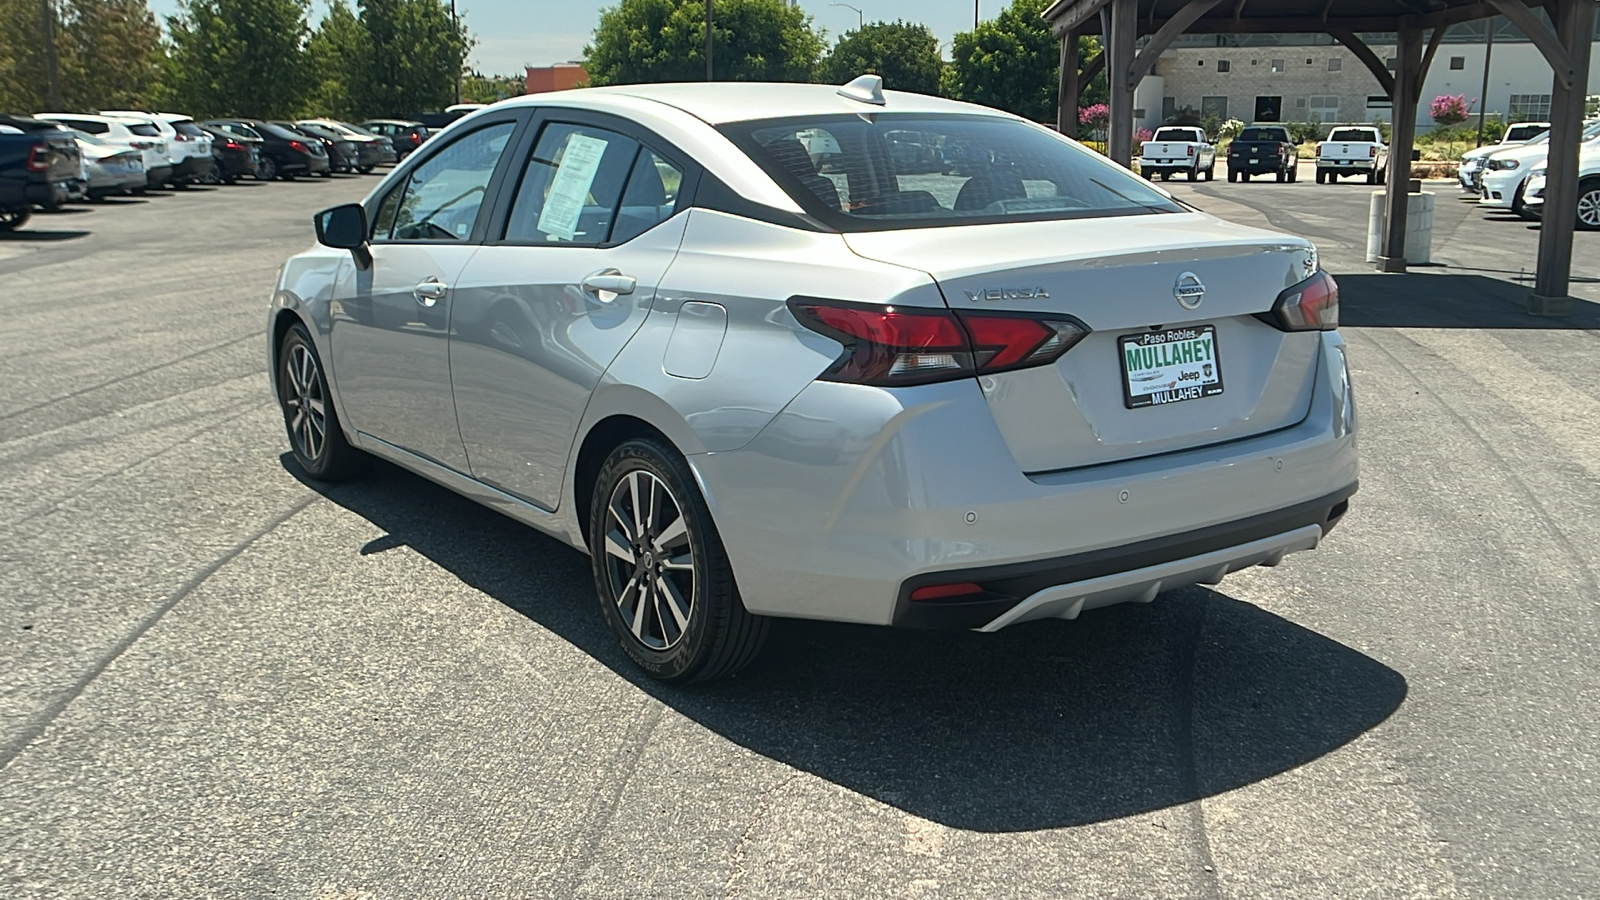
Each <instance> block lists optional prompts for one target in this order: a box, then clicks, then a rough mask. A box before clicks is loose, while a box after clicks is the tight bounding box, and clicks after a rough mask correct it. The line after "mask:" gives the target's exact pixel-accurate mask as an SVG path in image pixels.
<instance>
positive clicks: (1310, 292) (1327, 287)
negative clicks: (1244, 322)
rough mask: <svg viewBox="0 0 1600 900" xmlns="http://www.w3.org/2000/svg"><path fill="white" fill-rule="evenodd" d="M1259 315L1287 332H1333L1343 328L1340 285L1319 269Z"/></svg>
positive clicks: (1279, 296) (1280, 296)
mask: <svg viewBox="0 0 1600 900" xmlns="http://www.w3.org/2000/svg"><path fill="white" fill-rule="evenodd" d="M1258 318H1260V319H1261V320H1262V321H1264V322H1266V323H1267V324H1269V325H1274V326H1276V327H1278V328H1281V329H1283V330H1284V331H1332V330H1333V329H1335V328H1338V327H1339V285H1338V283H1337V282H1335V281H1334V280H1333V276H1332V275H1329V274H1328V273H1327V272H1318V273H1317V274H1315V275H1313V276H1311V277H1310V278H1307V279H1306V280H1305V281H1302V282H1300V283H1299V284H1297V285H1295V286H1294V287H1292V288H1289V289H1288V290H1286V291H1284V292H1283V293H1281V294H1279V295H1278V301H1277V302H1276V303H1274V304H1272V311H1271V312H1265V313H1261V314H1260V315H1259V316H1258Z"/></svg>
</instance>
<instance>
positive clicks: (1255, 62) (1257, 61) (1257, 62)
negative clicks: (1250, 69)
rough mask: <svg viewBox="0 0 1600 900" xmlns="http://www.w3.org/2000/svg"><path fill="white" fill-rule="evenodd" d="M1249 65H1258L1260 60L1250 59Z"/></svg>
mask: <svg viewBox="0 0 1600 900" xmlns="http://www.w3.org/2000/svg"><path fill="white" fill-rule="evenodd" d="M1250 65H1252V66H1259V65H1261V60H1259V59H1252V60H1250Z"/></svg>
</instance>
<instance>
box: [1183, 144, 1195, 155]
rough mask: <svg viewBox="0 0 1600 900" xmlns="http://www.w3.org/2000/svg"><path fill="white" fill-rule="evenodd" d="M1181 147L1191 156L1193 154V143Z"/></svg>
mask: <svg viewBox="0 0 1600 900" xmlns="http://www.w3.org/2000/svg"><path fill="white" fill-rule="evenodd" d="M1183 149H1185V150H1187V151H1189V155H1190V156H1193V155H1194V145H1193V144H1190V145H1189V146H1187V147H1185V148H1183Z"/></svg>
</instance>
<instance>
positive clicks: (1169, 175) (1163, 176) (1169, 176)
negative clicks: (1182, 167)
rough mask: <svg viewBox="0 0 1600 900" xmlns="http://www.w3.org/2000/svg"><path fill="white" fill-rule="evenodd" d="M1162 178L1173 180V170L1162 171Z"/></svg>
mask: <svg viewBox="0 0 1600 900" xmlns="http://www.w3.org/2000/svg"><path fill="white" fill-rule="evenodd" d="M1161 180H1162V181H1171V180H1172V173H1171V172H1167V171H1162V173H1161Z"/></svg>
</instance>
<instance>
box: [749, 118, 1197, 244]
mask: <svg viewBox="0 0 1600 900" xmlns="http://www.w3.org/2000/svg"><path fill="white" fill-rule="evenodd" d="M721 131H722V132H723V133H724V134H725V135H727V136H728V138H729V139H730V140H732V141H733V142H734V143H735V144H737V145H738V146H739V148H740V149H741V150H743V151H744V152H745V153H746V155H748V156H749V157H750V158H751V159H753V160H755V162H756V163H757V164H758V165H760V166H761V167H762V168H763V169H765V170H766V172H767V174H769V175H771V176H772V178H773V180H774V181H776V182H777V183H778V184H779V185H781V186H782V187H783V188H784V190H785V191H787V192H788V193H789V195H790V196H791V197H793V198H794V199H795V202H796V203H799V204H800V207H801V208H802V209H804V210H806V212H808V213H810V214H811V215H813V216H815V217H816V218H818V219H820V220H821V221H822V222H824V223H825V224H827V225H830V226H832V227H835V228H839V229H841V230H846V231H864V230H877V229H886V228H916V227H926V226H937V225H965V224H975V223H982V222H1000V221H1042V220H1053V219H1079V218H1089V217H1094V216H1116V215H1142V214H1150V213H1161V212H1182V211H1183V207H1181V206H1180V205H1178V204H1177V203H1176V202H1175V201H1173V200H1172V199H1171V198H1169V197H1167V196H1166V195H1164V194H1162V193H1160V192H1158V191H1157V190H1155V189H1154V188H1152V187H1149V186H1147V185H1146V184H1145V182H1144V181H1143V180H1142V179H1140V178H1138V177H1136V176H1134V175H1133V174H1131V173H1129V172H1127V171H1125V170H1123V169H1121V168H1118V167H1117V166H1114V165H1112V164H1111V163H1109V162H1108V161H1107V160H1106V159H1105V158H1104V157H1102V156H1100V155H1099V154H1097V153H1095V152H1094V151H1092V150H1088V149H1085V148H1083V147H1080V146H1078V145H1076V144H1074V143H1072V142H1070V141H1067V140H1066V139H1064V138H1060V137H1057V136H1056V135H1053V134H1051V133H1050V132H1047V131H1043V130H1041V129H1039V128H1037V127H1035V126H1032V125H1029V124H1027V123H1024V122H1020V121H1017V120H1014V119H1006V118H1001V117H998V116H972V115H917V114H910V113H907V114H904V115H895V114H887V113H880V114H876V115H825V116H807V117H797V118H792V119H781V120H778V119H767V120H757V121H751V122H735V123H731V124H727V125H723V126H721Z"/></svg>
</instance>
